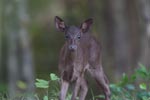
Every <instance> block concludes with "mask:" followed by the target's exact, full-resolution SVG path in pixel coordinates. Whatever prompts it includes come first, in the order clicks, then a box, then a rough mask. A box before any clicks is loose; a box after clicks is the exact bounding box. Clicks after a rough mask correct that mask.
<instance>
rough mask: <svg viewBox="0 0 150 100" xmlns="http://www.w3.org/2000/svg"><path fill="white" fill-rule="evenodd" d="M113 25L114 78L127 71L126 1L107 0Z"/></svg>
mask: <svg viewBox="0 0 150 100" xmlns="http://www.w3.org/2000/svg"><path fill="white" fill-rule="evenodd" d="M109 5H110V13H111V17H112V23H113V26H112V28H113V34H114V35H113V36H114V37H113V38H114V56H115V67H116V77H119V76H120V75H121V74H122V73H123V72H127V71H128V70H129V45H128V33H129V32H128V31H129V30H128V19H127V18H128V16H127V12H126V0H109Z"/></svg>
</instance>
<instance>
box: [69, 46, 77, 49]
mask: <svg viewBox="0 0 150 100" xmlns="http://www.w3.org/2000/svg"><path fill="white" fill-rule="evenodd" d="M69 49H70V50H76V49H77V46H76V45H69Z"/></svg>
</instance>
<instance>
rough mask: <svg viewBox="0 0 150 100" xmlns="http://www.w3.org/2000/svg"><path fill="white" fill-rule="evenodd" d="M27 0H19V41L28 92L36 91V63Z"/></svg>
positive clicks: (24, 79) (23, 73)
mask: <svg viewBox="0 0 150 100" xmlns="http://www.w3.org/2000/svg"><path fill="white" fill-rule="evenodd" d="M27 7H28V6H27V0H19V1H18V16H19V25H20V28H19V41H20V46H21V49H22V69H21V72H22V78H23V81H25V83H26V84H27V89H26V92H27V93H31V92H34V79H35V78H34V65H33V57H32V50H31V45H30V42H31V41H30V36H29V32H28V25H29V15H28V13H27Z"/></svg>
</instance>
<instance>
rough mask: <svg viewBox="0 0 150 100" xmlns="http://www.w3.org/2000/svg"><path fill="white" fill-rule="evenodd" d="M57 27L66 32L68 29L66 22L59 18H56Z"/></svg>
mask: <svg viewBox="0 0 150 100" xmlns="http://www.w3.org/2000/svg"><path fill="white" fill-rule="evenodd" d="M55 26H56V28H57V29H58V30H60V31H62V32H64V31H65V29H66V25H65V22H64V21H63V20H62V19H61V18H60V17H58V16H55Z"/></svg>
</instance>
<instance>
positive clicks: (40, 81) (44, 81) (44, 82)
mask: <svg viewBox="0 0 150 100" xmlns="http://www.w3.org/2000/svg"><path fill="white" fill-rule="evenodd" d="M36 81H37V82H39V83H43V84H48V82H49V81H46V80H43V79H36Z"/></svg>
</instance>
